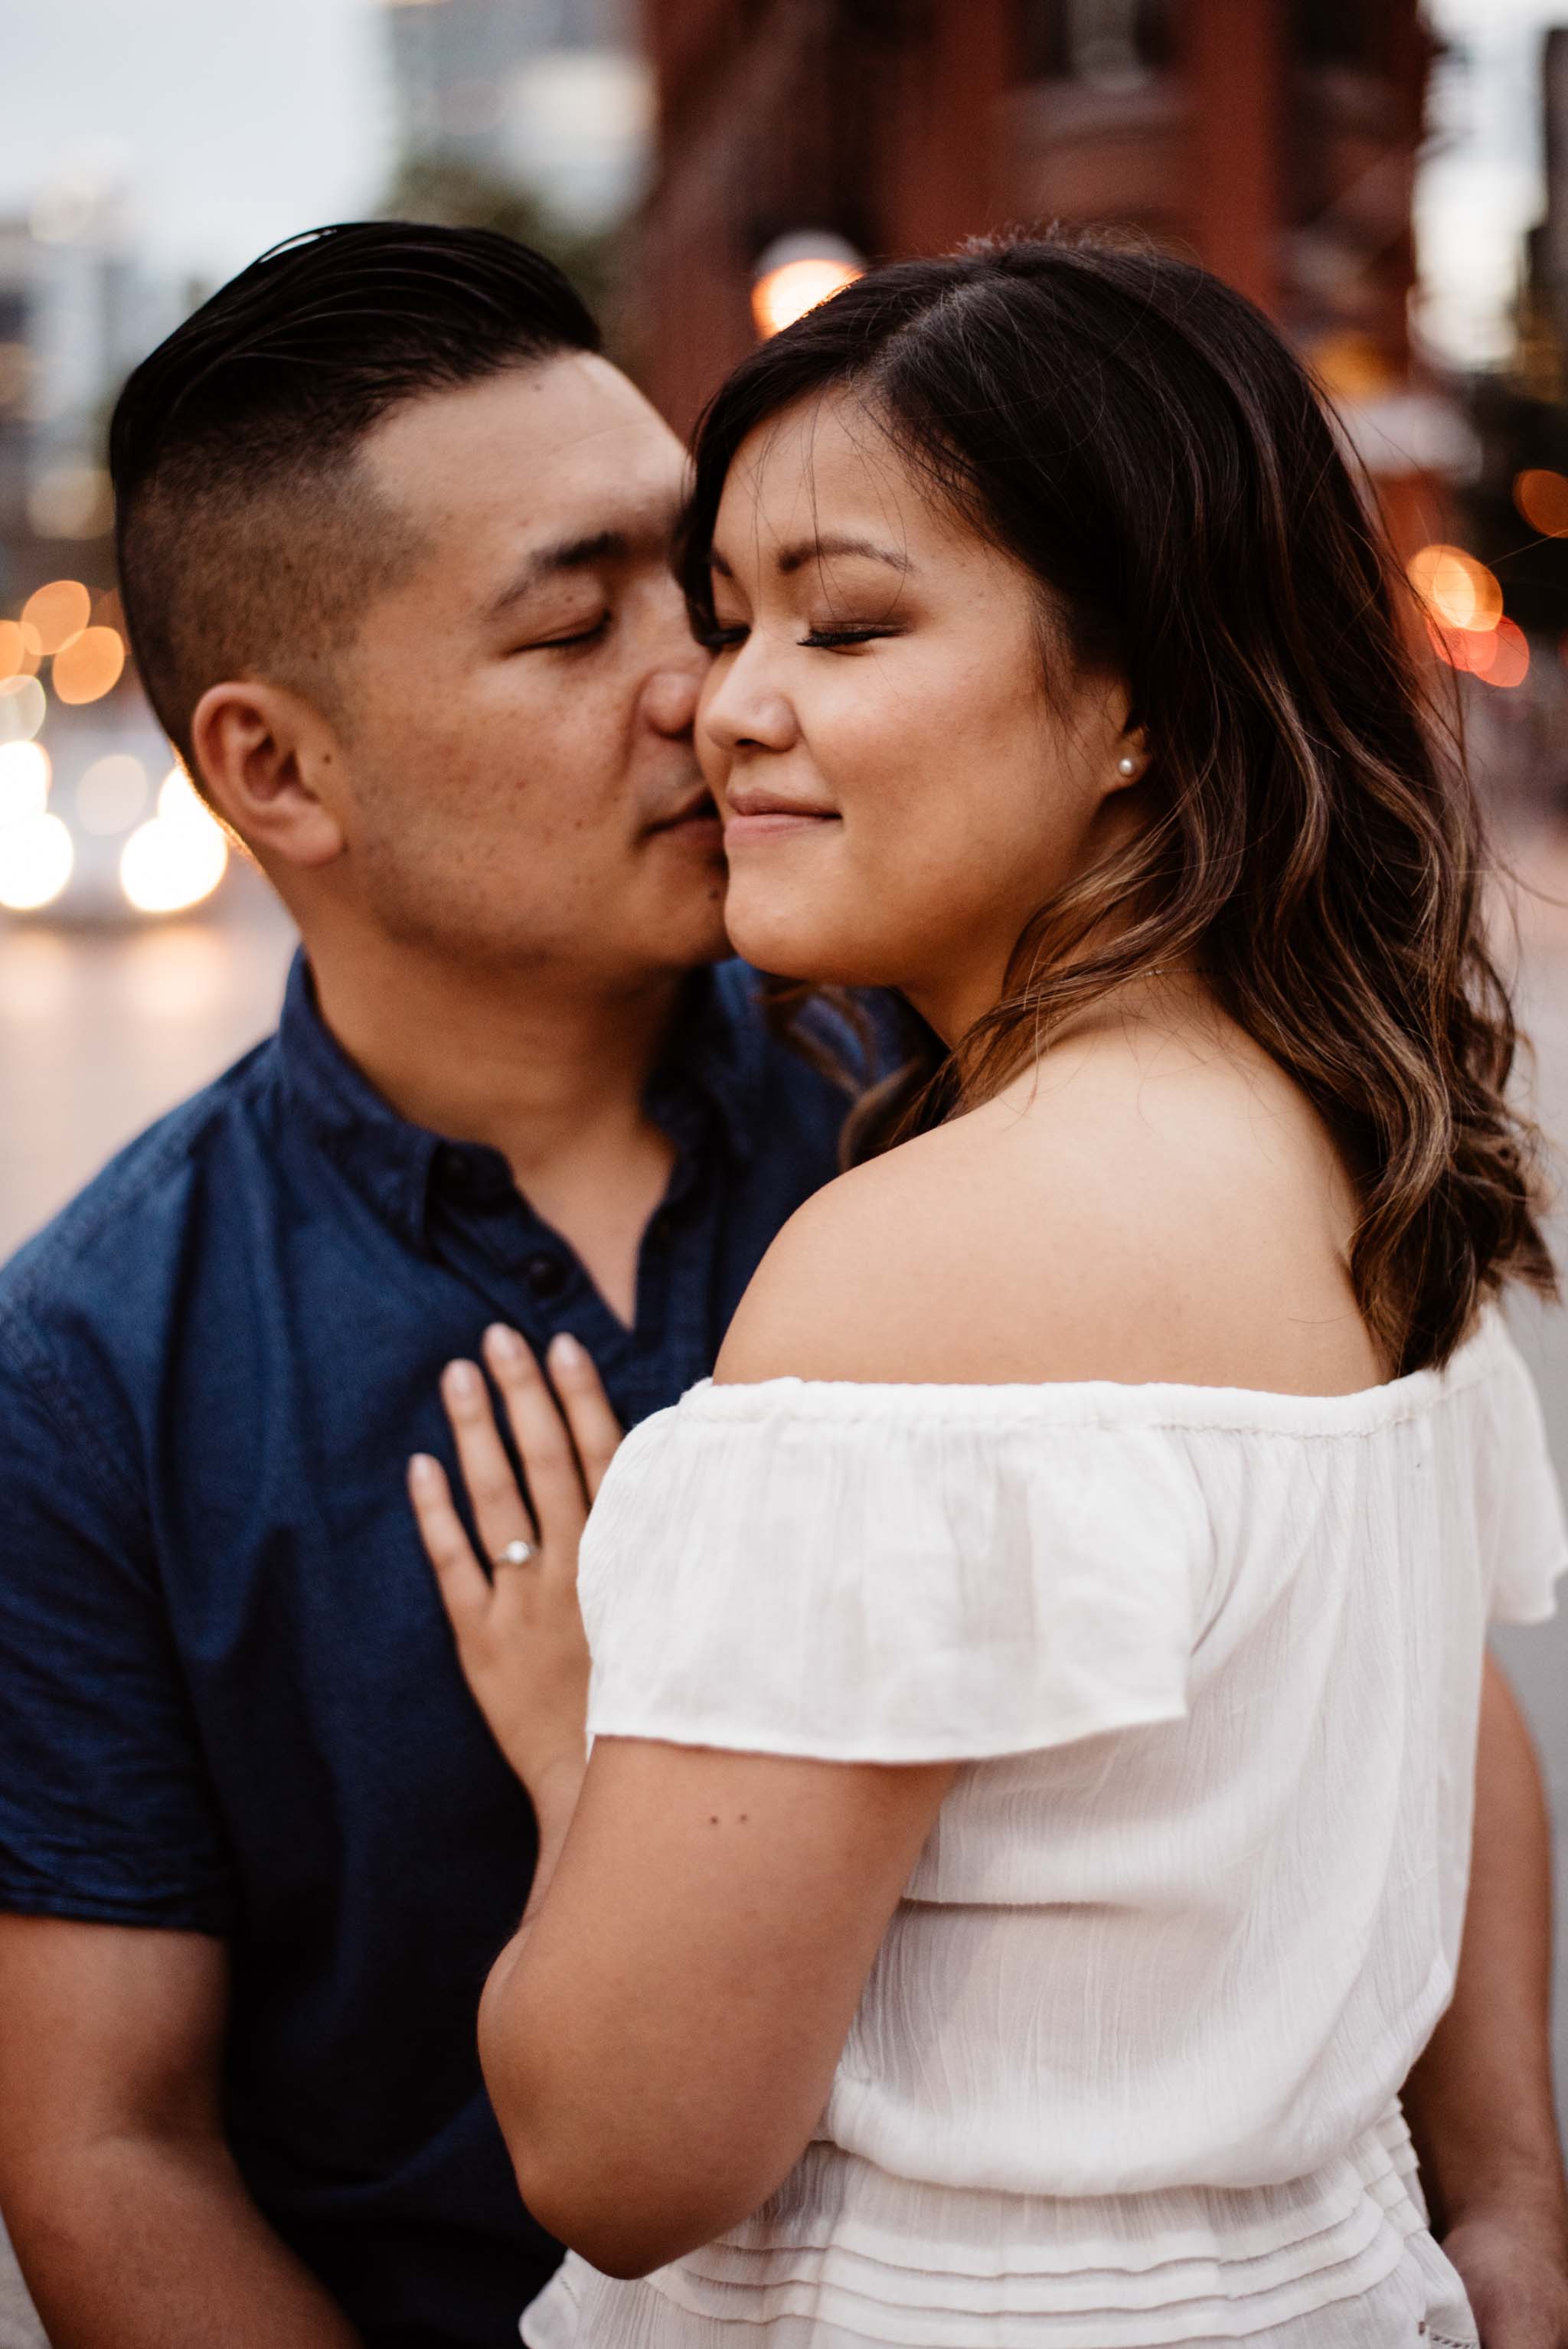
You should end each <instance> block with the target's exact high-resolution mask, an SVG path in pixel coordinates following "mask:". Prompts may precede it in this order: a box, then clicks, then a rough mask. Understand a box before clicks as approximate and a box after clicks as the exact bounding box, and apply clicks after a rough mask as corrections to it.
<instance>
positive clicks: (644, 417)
mask: <svg viewBox="0 0 1568 2349" xmlns="http://www.w3.org/2000/svg"><path fill="white" fill-rule="evenodd" d="M364 461H365V463H366V467H367V469H368V471H369V472H370V475H371V478H372V479H373V481H375V483H376V485H377V489H378V490H379V491H380V492H381V494H382V495H383V496H384V497H386V498H387V499H388V500H390V501H391V502H393V503H394V504H395V505H396V507H397V509H398V511H399V512H401V513H402V514H403V515H404V516H405V517H406V518H407V523H408V525H409V531H410V538H411V543H414V544H415V545H417V546H418V548H419V550H420V552H419V554H418V556H417V557H416V558H415V559H413V560H412V561H411V563H410V564H409V567H408V570H407V575H406V576H405V577H403V578H402V579H400V580H398V581H397V582H395V583H394V584H393V585H391V586H390V587H389V588H388V589H387V591H386V592H385V593H384V594H382V595H379V596H378V597H377V599H376V600H375V602H374V603H373V604H372V605H370V607H369V608H368V609H367V610H366V614H365V616H364V618H363V621H362V623H361V626H360V628H359V630H358V633H357V636H356V641H355V644H354V646H353V648H352V650H351V651H350V652H349V653H348V654H347V655H346V657H345V660H344V662H343V665H342V672H341V681H342V691H343V698H344V705H345V727H344V736H345V753H346V778H345V800H346V806H345V819H346V833H347V836H348V853H349V856H350V858H351V859H352V860H353V863H352V866H351V874H350V877H351V879H352V882H353V885H354V886H355V887H356V890H357V892H358V894H359V895H360V897H361V901H362V905H363V909H364V911H365V912H366V914H367V915H368V916H369V917H370V918H371V919H372V920H373V921H374V922H375V923H376V924H377V926H379V927H381V928H382V929H383V930H384V931H385V932H386V934H387V936H391V937H393V938H396V939H399V940H402V941H406V942H410V943H418V944H419V945H420V946H422V947H426V948H434V949H436V950H437V951H439V952H441V953H443V954H447V955H449V956H451V957H454V958H456V959H459V960H462V961H468V962H472V963H482V964H486V965H493V964H498V963H500V964H504V965H508V966H511V967H524V966H532V967H539V968H542V967H553V968H556V969H558V970H559V971H560V972H561V973H562V975H563V976H565V977H568V978H570V977H571V976H573V975H574V974H575V975H580V976H581V977H583V978H588V977H589V976H590V975H593V976H596V977H599V978H604V979H610V980H615V979H624V980H625V981H626V982H628V983H634V982H635V981H636V979H637V978H639V976H652V975H654V974H655V973H657V972H662V971H673V970H679V969H683V968H691V967H694V966H695V965H696V964H699V963H702V962H706V961H710V960H712V959H714V958H715V957H717V956H719V955H722V954H723V953H724V952H725V951H726V950H727V948H726V943H725V939H724V933H723V926H722V908H723V891H724V867H723V858H722V844H721V839H720V834H719V831H718V827H717V823H716V822H715V821H714V820H713V819H712V818H711V816H709V815H707V813H706V809H707V797H706V792H705V790H704V785H703V781H702V777H701V774H700V772H699V771H698V768H697V765H696V758H695V756H694V753H693V750H692V744H691V719H692V714H693V710H694V709H695V702H696V689H697V687H698V684H699V682H700V679H701V676H702V673H703V671H704V669H705V667H706V666H707V659H706V656H705V655H704V654H703V653H702V652H701V651H700V650H699V648H698V647H696V645H695V644H694V643H693V642H692V639H691V636H690V631H689V628H688V626H687V624H686V612H685V606H684V604H683V602H682V599H681V596H680V593H679V590H678V589H677V587H676V584H675V580H674V578H673V575H672V574H671V572H670V568H669V562H668V544H669V533H670V530H671V527H672V524H673V522H674V519H675V515H676V510H677V507H678V503H679V499H680V496H681V493H682V489H683V486H684V471H685V460H684V456H683V452H682V450H681V448H680V444H679V443H678V441H677V440H676V438H675V436H674V434H673V433H671V432H670V431H669V429H668V428H667V427H666V426H665V424H663V423H662V422H661V420H660V419H659V418H658V417H657V416H656V415H655V412H654V410H653V409H651V408H650V407H649V406H648V404H647V402H646V401H645V400H644V399H643V398H642V396H641V394H640V393H638V392H637V391H636V390H635V389H634V387H633V386H632V385H631V384H630V383H629V382H628V381H627V380H626V378H624V376H622V375H621V374H620V373H619V372H618V371H617V370H616V369H615V368H614V367H610V366H609V365H608V363H607V362H606V361H604V360H603V359H599V358H596V357H589V356H587V355H583V354H573V355H570V356H567V357H558V358H553V359H550V360H547V361H544V362H542V363H540V364H538V365H535V366H532V367H519V368H515V369H511V370H509V371H508V372H507V373H506V374H504V375H500V376H496V377H492V378H487V379H486V380H485V381H484V382H482V383H480V384H477V385H474V386H471V387H468V388H464V389H462V390H460V391H455V392H448V393H442V394H438V395H437V396H435V397H432V398H425V399H421V400H418V401H414V402H411V403H409V405H408V406H407V408H405V409H400V410H398V411H396V412H395V413H394V415H393V416H392V417H391V418H389V419H387V422H386V423H385V424H384V425H383V426H382V427H381V428H380V429H378V430H377V432H376V433H375V434H374V435H373V436H372V437H371V440H370V441H369V442H368V443H367V444H366V450H365V452H364Z"/></svg>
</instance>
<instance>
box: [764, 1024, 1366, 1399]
mask: <svg viewBox="0 0 1568 2349" xmlns="http://www.w3.org/2000/svg"><path fill="white" fill-rule="evenodd" d="M1353 1217H1354V1203H1353V1200H1352V1198H1351V1195H1350V1193H1349V1186H1348V1184H1347V1183H1346V1179H1345V1177H1344V1175H1343V1173H1342V1170H1340V1168H1339V1166H1338V1164H1337V1161H1336V1158H1335V1155H1334V1153H1333V1151H1332V1148H1331V1146H1330V1145H1329V1144H1328V1143H1327V1140H1326V1136H1324V1135H1323V1134H1322V1133H1321V1130H1320V1129H1319V1128H1318V1127H1317V1125H1316V1123H1315V1120H1314V1119H1313V1117H1312V1115H1311V1113H1310V1112H1309V1111H1307V1110H1306V1108H1305V1104H1304V1103H1303V1102H1301V1101H1300V1097H1299V1096H1298V1095H1297V1094H1296V1093H1295V1089H1294V1088H1293V1087H1292V1086H1290V1085H1289V1083H1288V1081H1286V1080H1284V1078H1283V1077H1282V1076H1281V1075H1280V1072H1279V1071H1274V1070H1273V1069H1272V1067H1271V1066H1270V1064H1267V1063H1266V1062H1265V1061H1264V1060H1263V1058H1262V1056H1261V1055H1259V1056H1255V1057H1251V1058H1249V1056H1247V1055H1246V1054H1235V1053H1222V1054H1218V1055H1215V1054H1210V1053H1205V1052H1202V1051H1195V1050H1183V1049H1179V1048H1178V1047H1176V1046H1175V1045H1173V1044H1171V1043H1169V1042H1168V1043H1167V1044H1166V1045H1165V1046H1164V1047H1162V1048H1161V1049H1158V1050H1153V1049H1150V1044H1149V1040H1148V1039H1147V1038H1143V1039H1134V1040H1128V1039H1127V1038H1125V1037H1122V1036H1119V1035H1118V1034H1117V1033H1115V1032H1114V1031H1112V1032H1110V1033H1109V1034H1108V1035H1106V1036H1102V1037H1096V1038H1094V1039H1091V1040H1089V1041H1088V1043H1087V1044H1084V1045H1082V1046H1081V1047H1079V1048H1078V1049H1074V1050H1070V1051H1068V1052H1065V1053H1063V1054H1062V1055H1061V1056H1060V1057H1059V1058H1058V1057H1057V1056H1047V1059H1046V1060H1045V1061H1042V1062H1041V1063H1040V1064H1039V1066H1038V1068H1037V1070H1035V1071H1031V1072H1030V1073H1029V1074H1028V1075H1027V1076H1026V1077H1025V1078H1022V1079H1020V1080H1018V1081H1016V1082H1015V1083H1014V1084H1012V1085H1010V1086H1009V1087H1008V1088H1007V1089H1006V1092H1004V1093H1003V1094H1002V1095H1001V1096H1000V1097H998V1098H997V1099H995V1100H994V1101H991V1102H986V1103H985V1105H984V1106H983V1107H981V1108H979V1109H977V1110H975V1111H973V1112H969V1113H968V1114H967V1115H965V1116H964V1117H960V1118H957V1119H954V1121H953V1122H952V1123H949V1124H947V1125H944V1126H942V1127H940V1128H938V1129H937V1130H936V1131H935V1132H934V1133H928V1134H924V1135H922V1136H920V1137H919V1138H918V1139H916V1140H914V1141H913V1142H910V1143H905V1144H903V1146H902V1147H900V1148H899V1149H896V1150H893V1151H891V1152H889V1153H888V1154H887V1155H886V1156H884V1157H882V1158H879V1159H875V1160H873V1161H872V1162H871V1163H870V1164H866V1165H864V1166H861V1167H858V1168H856V1169H855V1170H853V1171H852V1172H851V1173H850V1174H845V1175H842V1176H841V1177H840V1178H839V1180H838V1181H836V1182H834V1183H830V1185H828V1186H827V1187H826V1189H824V1190H822V1191H820V1192H819V1193H818V1194H817V1195H816V1196H815V1197H814V1198H812V1199H810V1200H809V1201H808V1202H807V1204H806V1205H805V1206H803V1207H802V1208H800V1209H799V1212H798V1213H797V1214H796V1215H795V1216H793V1217H792V1218H791V1220H790V1222H789V1224H788V1225H787V1226H785V1228H784V1230H783V1231H782V1232H781V1233H780V1234H779V1238H778V1239H777V1240H776V1241H775V1243H774V1245H773V1247H772V1248H771V1249H770V1250H769V1254H768V1256H767V1257H766V1258H765V1259H764V1261H763V1264H762V1265H761V1267H760V1268H759V1269H758V1273H757V1276H756V1278H755V1279H754V1280H753V1282H752V1284H751V1287H750V1288H748V1291H747V1294H746V1297H745V1298H744V1299H743V1300H742V1303H741V1306H740V1309H739V1311H738V1314H737V1316H736V1319H735V1322H734V1325H733V1327H732V1329H731V1331H730V1334H729V1336H728V1338H727V1340H726V1342H725V1346H724V1350H723V1353H722V1355H721V1357H720V1360H719V1364H718V1369H717V1377H718V1378H719V1379H720V1380H721V1381H755V1380H761V1379H769V1378H778V1377H786V1376H794V1377H799V1378H806V1379H843V1380H853V1381H872V1382H876V1381H893V1382H904V1381H921V1382H924V1381H932V1382H936V1383H954V1384H967V1383H978V1384H994V1383H1004V1382H1008V1381H1023V1382H1026V1383H1035V1382H1038V1381H1059V1380H1066V1381H1071V1380H1088V1379H1109V1380H1116V1381H1125V1382H1140V1381H1146V1380H1168V1381H1179V1382H1183V1383H1193V1384H1202V1385H1237V1386H1264V1387H1280V1388H1284V1389H1287V1390H1294V1391H1297V1392H1335V1391H1345V1390H1346V1389H1350V1388H1355V1387H1357V1386H1363V1385H1367V1384H1370V1383H1373V1382H1375V1381H1376V1380H1377V1378H1378V1377H1380V1376H1381V1375H1382V1374H1383V1373H1382V1371H1380V1369H1379V1368H1378V1366H1377V1361H1376V1359H1375V1356H1374V1355H1373V1353H1372V1351H1371V1349H1370V1346H1369V1343H1368V1341H1367V1337H1366V1332H1365V1330H1364V1329H1363V1327H1362V1324H1361V1322H1360V1319H1359V1316H1358V1315H1357V1311H1356V1307H1355V1301H1354V1297H1353V1293H1352V1290H1351V1288H1350V1283H1349V1279H1348V1276H1347V1273H1346V1268H1345V1249H1346V1246H1347V1244H1348V1237H1349V1233H1350V1229H1351V1226H1352V1223H1353Z"/></svg>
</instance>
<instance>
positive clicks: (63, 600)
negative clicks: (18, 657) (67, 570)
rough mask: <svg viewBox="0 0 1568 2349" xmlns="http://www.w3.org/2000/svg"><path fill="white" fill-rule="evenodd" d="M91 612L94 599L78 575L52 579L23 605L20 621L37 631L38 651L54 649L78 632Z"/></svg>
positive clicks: (50, 651)
mask: <svg viewBox="0 0 1568 2349" xmlns="http://www.w3.org/2000/svg"><path fill="white" fill-rule="evenodd" d="M92 613H93V599H92V597H91V595H89V594H88V591H87V589H86V588H85V587H84V586H83V585H82V583H81V581H80V580H79V579H51V580H50V582H49V584H48V585H47V586H46V587H39V588H36V590H35V591H34V593H33V594H32V595H29V596H28V598H27V600H26V603H25V604H24V605H23V606H22V625H23V626H24V627H25V628H32V629H34V630H35V631H36V635H37V638H38V649H39V651H40V652H44V653H57V652H60V651H61V650H63V648H64V647H66V646H67V645H68V644H69V643H70V641H71V639H72V637H73V636H80V635H81V632H82V630H83V629H84V628H85V627H86V626H87V624H88V621H89V620H90V619H91V618H92Z"/></svg>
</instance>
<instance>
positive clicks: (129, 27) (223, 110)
mask: <svg viewBox="0 0 1568 2349" xmlns="http://www.w3.org/2000/svg"><path fill="white" fill-rule="evenodd" d="M378 16H379V11H378V9H377V7H376V6H375V5H374V0H0V214H5V213H10V214H12V215H15V214H16V213H17V212H22V213H26V212H27V210H28V209H29V207H30V205H31V204H32V202H34V200H35V199H36V196H37V194H38V192H39V191H41V190H45V189H46V188H47V187H48V186H49V185H50V184H51V183H57V182H59V181H61V180H62V179H67V178H69V177H71V176H72V175H74V174H76V173H77V172H78V171H82V170H84V169H85V170H86V171H88V172H90V173H91V174H92V175H93V176H94V177H95V178H108V179H111V180H113V181H116V182H118V184H119V187H120V188H121V189H122V190H123V192H124V195H125V198H126V200H127V206H128V212H129V223H128V224H129V230H130V233H131V234H132V236H133V238H134V240H135V242H136V243H137V244H138V245H139V246H140V247H141V249H142V250H143V251H144V252H145V254H146V255H147V257H148V259H149V261H150V263H151V264H152V266H153V267H154V268H155V269H157V270H158V271H159V272H160V274H161V273H167V274H171V275H173V276H176V277H178V278H180V279H181V280H188V279H191V278H196V279H201V280H202V281H204V282H206V283H209V284H216V283H218V282H220V281H221V280H222V278H224V277H226V276H229V275H232V273H233V272H234V270H236V269H238V268H240V267H242V264H244V263H245V262H247V261H250V260H253V258H254V257H255V255H256V254H258V253H260V252H261V251H262V250H263V247H264V246H266V245H269V244H272V243H276V241H277V240H278V239H279V238H280V237H284V236H288V235H290V234H292V233H293V232H294V230H296V229H302V228H309V227H312V226H314V225H315V224H316V223H317V222H322V221H327V220H340V219H343V218H344V217H346V216H352V215H353V214H355V213H356V212H359V211H361V210H363V208H364V207H365V206H366V204H367V203H369V202H373V201H374V199H375V197H376V195H377V192H378V191H379V189H380V188H381V186H382V184H383V183H384V181H385V180H386V178H387V173H388V166H389V152H390V107H389V99H388V93H387V88H386V82H385V77H384V72H383V67H382V57H381V47H380V41H379V37H378V36H379V30H380V27H379V23H378Z"/></svg>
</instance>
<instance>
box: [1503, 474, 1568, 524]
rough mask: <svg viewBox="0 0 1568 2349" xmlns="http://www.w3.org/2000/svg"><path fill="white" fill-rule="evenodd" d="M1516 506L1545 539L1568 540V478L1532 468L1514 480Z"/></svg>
mask: <svg viewBox="0 0 1568 2349" xmlns="http://www.w3.org/2000/svg"><path fill="white" fill-rule="evenodd" d="M1513 502H1514V504H1515V505H1516V506H1517V507H1518V508H1519V511H1520V512H1521V513H1522V515H1523V516H1524V519H1525V521H1526V522H1527V523H1529V524H1530V526H1531V528H1532V530H1538V531H1539V532H1540V533H1541V534H1542V537H1543V538H1568V475H1564V474H1563V473H1553V472H1552V471H1549V470H1548V469H1547V468H1546V467H1544V466H1539V465H1537V466H1532V467H1531V468H1530V470H1529V471H1527V472H1523V473H1520V474H1518V475H1516V476H1515V479H1514V484H1513Z"/></svg>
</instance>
